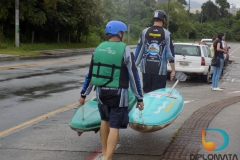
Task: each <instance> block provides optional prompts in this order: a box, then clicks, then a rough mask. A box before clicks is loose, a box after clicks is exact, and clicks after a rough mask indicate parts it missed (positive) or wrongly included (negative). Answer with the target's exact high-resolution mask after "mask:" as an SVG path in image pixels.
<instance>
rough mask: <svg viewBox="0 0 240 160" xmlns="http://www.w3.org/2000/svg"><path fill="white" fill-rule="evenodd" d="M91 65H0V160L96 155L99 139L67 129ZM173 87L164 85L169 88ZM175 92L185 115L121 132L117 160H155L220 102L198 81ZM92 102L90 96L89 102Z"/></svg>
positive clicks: (70, 61)
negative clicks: (201, 112) (152, 127)
mask: <svg viewBox="0 0 240 160" xmlns="http://www.w3.org/2000/svg"><path fill="white" fill-rule="evenodd" d="M231 46H232V49H231V51H232V53H233V54H232V58H234V59H235V58H238V57H237V53H239V52H240V48H239V44H236V43H234V44H232V45H231ZM230 59H231V58H230ZM89 61H90V54H88V53H81V54H79V55H74V56H68V57H63V56H58V57H51V58H47V57H38V58H25V59H21V58H16V59H12V60H8V61H1V63H0V75H1V76H0V117H1V121H0V138H1V139H0V149H1V150H0V157H1V156H2V157H3V160H28V159H29V160H40V159H52V160H57V159H63V160H65V159H66V160H76V159H81V160H84V159H88V160H92V159H95V158H96V157H97V156H98V155H99V152H100V149H101V147H100V141H99V133H97V134H95V133H91V132H90V133H84V134H83V135H82V136H81V137H78V136H77V133H76V132H74V131H72V130H71V129H70V128H69V127H68V122H69V120H70V118H71V116H72V115H73V113H74V111H75V109H76V106H77V103H76V102H77V100H78V98H79V92H80V89H81V86H82V85H83V81H84V78H85V75H86V73H87V71H88V63H89ZM236 77H239V75H236ZM236 77H232V76H225V77H223V83H232V82H238V81H239V80H238V79H237V78H236ZM172 84H173V82H170V81H168V83H167V86H171V85H172ZM177 88H178V89H179V90H180V91H181V92H182V94H183V95H184V98H185V108H184V110H183V113H182V114H181V115H180V116H179V117H178V118H177V120H176V121H174V123H172V124H171V125H170V126H168V127H167V128H165V129H163V130H160V131H158V132H154V133H147V134H143V133H138V132H136V131H133V130H132V129H130V128H128V129H126V130H121V132H120V137H119V143H118V145H117V148H116V155H115V156H116V159H117V160H121V159H124V160H125V159H131V160H141V159H149V158H150V159H153V160H154V159H159V158H160V156H161V155H162V154H163V152H164V150H165V149H166V147H167V146H168V144H169V143H170V141H171V138H172V137H173V135H174V133H175V132H177V131H178V129H179V128H180V127H181V125H182V124H183V123H184V121H185V120H186V119H187V118H188V117H189V116H190V115H191V114H192V113H193V112H194V111H196V110H197V109H199V108H200V107H202V106H203V105H204V104H208V103H210V102H213V101H216V100H217V98H218V97H211V94H212V92H211V91H210V84H206V83H203V82H202V81H200V80H198V79H188V80H187V81H186V82H181V83H179V84H178V86H177ZM203 89H205V90H206V89H208V90H209V92H205V91H203ZM226 93H227V91H226ZM92 96H94V92H92V93H91V95H90V96H89V97H92ZM203 99H204V101H202V100H203Z"/></svg>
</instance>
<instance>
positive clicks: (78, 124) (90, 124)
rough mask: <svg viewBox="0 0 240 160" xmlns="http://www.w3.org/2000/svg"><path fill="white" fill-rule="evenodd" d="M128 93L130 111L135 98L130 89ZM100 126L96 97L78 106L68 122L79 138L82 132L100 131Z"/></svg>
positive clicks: (134, 103)
mask: <svg viewBox="0 0 240 160" xmlns="http://www.w3.org/2000/svg"><path fill="white" fill-rule="evenodd" d="M128 93H129V106H128V110H129V111H130V110H131V109H132V108H133V106H134V105H136V98H135V95H134V94H133V93H132V91H131V90H130V89H128ZM100 125H101V118H100V114H99V111H98V102H97V98H96V97H94V98H93V99H91V100H88V101H86V102H85V104H84V105H83V106H79V107H78V108H77V110H76V111H75V113H74V114H73V117H72V118H71V120H70V122H69V126H70V127H71V129H73V130H74V131H77V132H78V135H79V136H80V135H81V134H82V133H83V132H88V131H95V132H96V133H97V132H98V131H99V129H100Z"/></svg>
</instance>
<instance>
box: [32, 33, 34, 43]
mask: <svg viewBox="0 0 240 160" xmlns="http://www.w3.org/2000/svg"><path fill="white" fill-rule="evenodd" d="M33 43H34V31H32V44H33Z"/></svg>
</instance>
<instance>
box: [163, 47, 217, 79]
mask: <svg viewBox="0 0 240 160" xmlns="http://www.w3.org/2000/svg"><path fill="white" fill-rule="evenodd" d="M174 52H175V70H176V71H181V72H183V73H185V74H186V75H187V76H201V77H202V80H203V81H204V82H211V79H212V74H213V68H212V67H211V60H212V57H211V51H210V48H209V47H208V46H206V45H200V44H193V43H174ZM167 71H168V78H169V76H170V73H171V71H172V69H171V67H170V65H169V64H168V66H167Z"/></svg>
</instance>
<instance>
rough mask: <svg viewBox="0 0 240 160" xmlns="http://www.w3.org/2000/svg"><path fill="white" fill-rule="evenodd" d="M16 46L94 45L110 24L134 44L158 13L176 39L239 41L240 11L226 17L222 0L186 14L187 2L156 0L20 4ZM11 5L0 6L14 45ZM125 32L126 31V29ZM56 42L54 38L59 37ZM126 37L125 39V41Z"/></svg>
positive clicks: (27, 0)
mask: <svg viewBox="0 0 240 160" xmlns="http://www.w3.org/2000/svg"><path fill="white" fill-rule="evenodd" d="M19 4H20V5H19V10H20V15H19V17H20V38H21V39H20V41H21V43H25V42H27V43H29V42H34V43H36V42H38V43H41V42H45V43H56V42H58V43H59V44H61V43H67V42H68V43H73V42H78V43H80V44H82V43H86V44H87V43H91V42H92V40H95V42H97V43H99V42H101V41H103V40H105V25H106V23H107V22H108V21H110V20H113V19H115V20H120V21H123V22H124V23H125V24H126V25H127V26H128V30H129V33H130V37H131V41H133V42H136V41H137V39H138V38H139V35H140V33H141V31H142V30H143V29H144V28H146V27H148V26H150V25H152V14H153V12H154V10H156V9H162V10H164V11H165V12H166V13H167V14H168V20H169V24H168V25H167V23H166V24H165V26H164V27H165V28H167V26H168V27H169V30H170V32H171V33H172V35H173V37H174V38H175V39H183V38H186V37H188V38H190V39H197V38H198V39H201V38H206V37H207V38H208V37H210V38H211V37H212V36H213V35H216V34H217V33H218V32H225V33H226V37H227V39H229V40H240V27H239V20H240V11H238V12H237V15H236V16H233V15H231V14H230V13H228V12H227V9H228V8H229V7H230V5H229V3H228V2H227V0H216V4H214V3H213V2H212V1H207V2H205V3H203V5H202V7H201V9H202V10H201V11H196V13H188V10H187V9H186V8H185V7H186V5H187V2H186V0H178V1H176V2H173V1H170V3H169V11H168V3H161V4H157V2H156V0H91V1H89V0H81V1H80V0H21V1H20V3H19ZM14 17H15V0H1V1H0V27H1V28H3V35H2V37H1V39H2V41H3V42H4V41H5V42H6V40H10V41H14V34H15V18H14ZM129 27H130V28H129ZM58 37H59V38H58ZM127 37H128V35H126V38H125V40H126V39H127Z"/></svg>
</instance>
